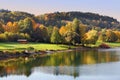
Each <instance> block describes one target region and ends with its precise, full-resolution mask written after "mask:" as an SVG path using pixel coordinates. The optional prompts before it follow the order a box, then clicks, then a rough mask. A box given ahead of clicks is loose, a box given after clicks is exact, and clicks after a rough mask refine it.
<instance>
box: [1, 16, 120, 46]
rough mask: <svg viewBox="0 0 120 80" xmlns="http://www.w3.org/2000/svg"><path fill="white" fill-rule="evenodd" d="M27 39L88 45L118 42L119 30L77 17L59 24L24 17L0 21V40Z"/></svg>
mask: <svg viewBox="0 0 120 80" xmlns="http://www.w3.org/2000/svg"><path fill="white" fill-rule="evenodd" d="M18 39H27V40H28V41H30V42H42V43H54V44H70V45H78V44H82V45H88V44H95V43H96V42H97V41H100V42H120V31H119V30H116V29H106V28H104V29H102V28H99V27H96V26H92V28H91V29H89V27H88V25H85V24H83V23H82V22H81V21H80V20H78V19H77V18H74V19H73V21H71V22H67V24H66V25H63V26H61V27H60V28H58V26H45V25H44V24H39V23H37V22H36V21H35V20H33V19H32V18H29V17H27V18H25V19H23V20H20V21H16V22H10V21H9V22H7V23H6V24H3V23H2V22H1V23H0V42H16V41H17V40H18Z"/></svg>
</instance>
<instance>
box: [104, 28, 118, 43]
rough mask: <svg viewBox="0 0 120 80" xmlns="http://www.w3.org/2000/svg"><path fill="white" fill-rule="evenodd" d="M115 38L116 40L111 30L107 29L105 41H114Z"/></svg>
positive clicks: (116, 38)
mask: <svg viewBox="0 0 120 80" xmlns="http://www.w3.org/2000/svg"><path fill="white" fill-rule="evenodd" d="M117 40H118V37H117V35H116V34H115V33H114V32H113V31H112V30H107V32H106V41H107V42H116V41H117Z"/></svg>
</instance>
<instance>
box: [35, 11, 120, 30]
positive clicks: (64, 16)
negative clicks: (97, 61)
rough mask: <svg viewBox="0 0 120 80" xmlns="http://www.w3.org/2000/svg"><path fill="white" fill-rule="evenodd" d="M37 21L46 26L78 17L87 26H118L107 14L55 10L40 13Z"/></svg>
mask: <svg viewBox="0 0 120 80" xmlns="http://www.w3.org/2000/svg"><path fill="white" fill-rule="evenodd" d="M37 18H38V19H39V21H40V22H41V23H43V24H45V25H46V26H48V25H52V26H55V25H57V26H59V27H60V26H61V25H64V24H65V22H66V21H72V20H73V19H74V18H77V19H79V20H80V21H81V22H82V23H83V24H86V25H89V26H97V27H101V28H114V27H118V26H120V25H119V22H118V21H117V20H116V19H114V18H112V17H108V16H102V15H99V14H94V13H82V12H56V13H49V14H44V15H42V16H41V15H40V16H38V17H37Z"/></svg>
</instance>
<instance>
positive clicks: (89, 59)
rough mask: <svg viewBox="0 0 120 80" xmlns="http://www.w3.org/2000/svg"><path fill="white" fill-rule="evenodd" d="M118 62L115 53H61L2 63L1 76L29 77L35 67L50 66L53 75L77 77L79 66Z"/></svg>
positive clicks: (84, 51) (88, 51) (91, 51)
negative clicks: (23, 75)
mask: <svg viewBox="0 0 120 80" xmlns="http://www.w3.org/2000/svg"><path fill="white" fill-rule="evenodd" d="M118 60H119V57H118V56H117V55H116V53H115V52H98V51H97V50H81V51H72V52H61V53H54V54H51V55H47V56H44V57H37V58H35V59H33V58H29V59H28V61H25V60H24V59H23V60H19V59H18V61H16V60H15V61H14V60H13V61H9V62H1V64H0V65H1V67H0V75H1V76H3V75H4V76H6V74H7V75H9V74H17V75H22V74H25V75H26V76H28V77H29V76H30V74H31V73H32V69H33V68H34V67H41V66H42V67H46V66H49V68H50V66H54V67H55V68H50V69H53V70H51V73H52V74H55V75H72V76H74V77H77V76H79V75H80V69H79V66H81V65H84V64H96V63H105V62H113V61H118ZM2 66H4V67H2ZM65 66H67V67H65ZM71 67H72V68H71ZM43 70H46V71H45V72H47V73H50V70H49V69H46V68H43Z"/></svg>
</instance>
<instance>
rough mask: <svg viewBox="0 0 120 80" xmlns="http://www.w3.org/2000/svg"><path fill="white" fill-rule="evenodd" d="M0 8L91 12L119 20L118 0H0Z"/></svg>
mask: <svg viewBox="0 0 120 80" xmlns="http://www.w3.org/2000/svg"><path fill="white" fill-rule="evenodd" d="M0 8H1V9H8V10H12V11H24V12H29V13H32V14H35V15H38V14H44V13H50V12H56V11H59V12H61V11H64V12H67V11H81V12H93V13H99V14H101V15H107V16H111V17H114V18H116V19H118V20H119V21H120V17H119V16H120V0H0Z"/></svg>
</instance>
